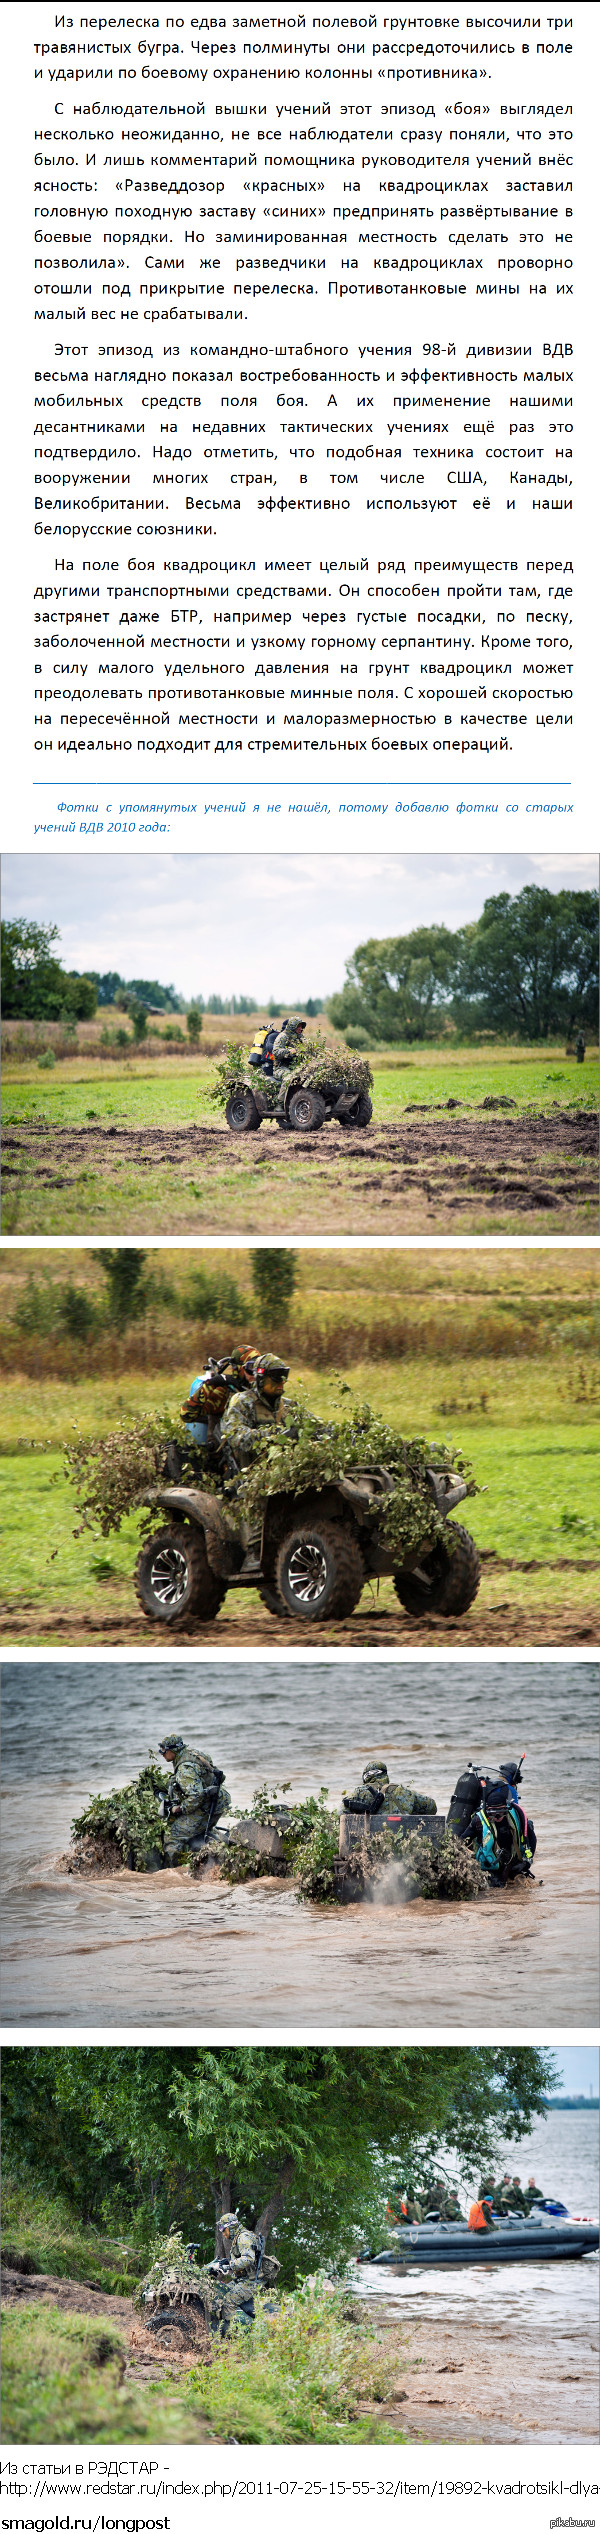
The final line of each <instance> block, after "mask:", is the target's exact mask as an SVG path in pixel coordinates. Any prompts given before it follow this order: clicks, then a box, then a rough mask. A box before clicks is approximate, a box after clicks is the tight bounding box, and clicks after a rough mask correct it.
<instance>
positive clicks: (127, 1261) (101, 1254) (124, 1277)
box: [92, 1249, 150, 1329]
mask: <svg viewBox="0 0 600 2534" xmlns="http://www.w3.org/2000/svg"><path fill="white" fill-rule="evenodd" d="M92 1256H93V1258H95V1259H96V1262H97V1265H98V1266H99V1267H101V1268H102V1273H103V1275H104V1276H106V1281H107V1285H108V1298H109V1310H110V1316H111V1319H113V1320H114V1321H115V1324H116V1327H117V1328H118V1329H124V1328H126V1327H127V1325H128V1323H129V1321H130V1320H141V1319H143V1317H144V1313H145V1312H146V1311H147V1309H148V1303H149V1301H150V1289H149V1286H148V1284H147V1282H146V1281H145V1278H144V1268H145V1264H146V1251H145V1249H95V1250H93V1251H92Z"/></svg>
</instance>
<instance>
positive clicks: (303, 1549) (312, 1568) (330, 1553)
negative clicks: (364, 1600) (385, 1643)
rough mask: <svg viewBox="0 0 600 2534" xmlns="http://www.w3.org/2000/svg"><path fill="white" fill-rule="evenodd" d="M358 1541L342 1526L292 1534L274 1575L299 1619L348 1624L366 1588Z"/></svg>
mask: <svg viewBox="0 0 600 2534" xmlns="http://www.w3.org/2000/svg"><path fill="white" fill-rule="evenodd" d="M364 1572H365V1570H364V1565H363V1559H362V1554H361V1550H360V1547H359V1543H358V1540H356V1539H354V1537H353V1534H352V1532H351V1531H346V1530H344V1529H343V1526H342V1524H341V1523H340V1522H320V1523H311V1524H310V1525H309V1526H308V1525H307V1528H306V1529H305V1530H300V1529H296V1530H293V1531H288V1534H287V1538H286V1539H285V1540H283V1541H282V1544H281V1548H280V1550H279V1553H278V1557H277V1565H276V1570H275V1575H276V1585H277V1591H278V1593H279V1594H280V1596H281V1601H282V1603H283V1604H284V1607H285V1609H286V1610H289V1611H291V1613H292V1617H293V1618H294V1619H319V1620H321V1619H349V1617H350V1613H351V1611H352V1610H355V1609H356V1604H357V1601H360V1596H361V1592H362V1588H363V1583H364Z"/></svg>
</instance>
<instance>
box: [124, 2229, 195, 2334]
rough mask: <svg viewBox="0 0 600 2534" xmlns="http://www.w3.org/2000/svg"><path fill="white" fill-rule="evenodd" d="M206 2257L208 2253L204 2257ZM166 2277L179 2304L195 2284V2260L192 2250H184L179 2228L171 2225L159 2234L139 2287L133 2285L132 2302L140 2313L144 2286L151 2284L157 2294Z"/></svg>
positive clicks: (170, 2289)
mask: <svg viewBox="0 0 600 2534" xmlns="http://www.w3.org/2000/svg"><path fill="white" fill-rule="evenodd" d="M210 2257H211V2256H210V2254H209V2255H208V2258H209V2259H210ZM167 2281H168V2286H169V2292H170V2295H171V2296H172V2297H173V2298H174V2299H175V2300H180V2302H181V2303H182V2304H185V2302H186V2299H187V2297H189V2296H190V2295H191V2294H193V2291H194V2289H196V2288H197V2286H198V2263H197V2262H196V2261H195V2260H194V2255H193V2253H192V2252H188V2250H187V2245H186V2244H185V2242H184V2238H183V2235H182V2232H181V2228H180V2227H178V2226H173V2227H171V2228H170V2231H169V2234H168V2235H162V2236H161V2237H159V2241H158V2243H157V2246H156V2251H155V2254H154V2259H153V2261H152V2263H151V2266H150V2269H149V2270H147V2271H146V2272H145V2275H144V2278H143V2279H140V2283H139V2287H138V2288H136V2292H135V2298H134V2303H135V2304H136V2305H137V2307H138V2311H139V2312H140V2314H143V2313H144V2310H145V2308H144V2298H145V2295H146V2294H147V2291H148V2289H149V2288H154V2291H155V2294H157V2293H158V2290H159V2288H161V2287H164V2286H165V2285H166V2283H167Z"/></svg>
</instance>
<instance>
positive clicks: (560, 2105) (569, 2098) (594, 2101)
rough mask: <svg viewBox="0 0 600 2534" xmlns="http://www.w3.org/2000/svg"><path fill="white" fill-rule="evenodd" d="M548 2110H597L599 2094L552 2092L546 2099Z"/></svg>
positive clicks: (599, 2108)
mask: <svg viewBox="0 0 600 2534" xmlns="http://www.w3.org/2000/svg"><path fill="white" fill-rule="evenodd" d="M544 2110H545V2111H546V2112H597V2111H600V2102H599V2100H598V2095H597V2094H552V2095H550V2096H548V2097H547V2098H545V2100H544Z"/></svg>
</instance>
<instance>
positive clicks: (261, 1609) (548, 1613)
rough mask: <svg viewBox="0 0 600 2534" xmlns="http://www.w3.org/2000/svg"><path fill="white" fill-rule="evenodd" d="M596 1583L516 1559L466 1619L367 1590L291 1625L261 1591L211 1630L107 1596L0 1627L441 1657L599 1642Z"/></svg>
mask: <svg viewBox="0 0 600 2534" xmlns="http://www.w3.org/2000/svg"><path fill="white" fill-rule="evenodd" d="M563 1573H564V1577H565V1583H564V1586H563V1585H562V1576H563ZM567 1574H569V1575H570V1578H571V1583H572V1585H574V1584H575V1583H576V1580H577V1579H578V1578H579V1576H582V1577H583V1576H585V1581H584V1584H583V1590H582V1591H580V1592H577V1593H576V1594H573V1593H572V1592H571V1593H569V1590H568V1587H567ZM538 1575H539V1582H538V1581H536V1578H537V1577H538ZM521 1576H522V1577H523V1583H521V1582H520V1577H521ZM530 1578H531V1579H532V1580H531V1581H530ZM599 1579H600V1563H599V1562H598V1561H597V1560H595V1559H592V1558H590V1559H585V1560H584V1559H578V1560H577V1561H575V1560H573V1561H571V1560H570V1559H568V1558H561V1559H557V1560H555V1561H554V1562H553V1564H552V1565H548V1566H545V1567H542V1566H541V1565H540V1566H539V1567H538V1563H537V1561H536V1560H535V1559H531V1560H529V1561H524V1562H523V1565H522V1566H521V1567H519V1566H518V1564H517V1562H516V1561H515V1563H514V1564H512V1563H511V1562H510V1561H508V1560H507V1561H506V1562H503V1561H502V1560H501V1559H499V1558H498V1559H496V1558H491V1557H488V1558H486V1560H485V1565H484V1575H483V1579H482V1584H481V1588H480V1591H479V1594H478V1596H477V1600H476V1602H474V1603H473V1606H472V1608H471V1610H468V1611H467V1613H466V1616H465V1617H464V1618H462V1619H438V1618H431V1619H425V1620H415V1619H410V1618H409V1616H408V1613H407V1612H406V1611H405V1610H403V1609H402V1608H401V1606H400V1603H399V1602H396V1600H395V1597H394V1598H392V1595H391V1593H390V1595H389V1596H388V1593H387V1591H386V1594H385V1599H384V1598H383V1596H382V1598H381V1599H378V1598H376V1597H375V1596H372V1595H371V1594H370V1593H365V1594H364V1595H363V1599H362V1601H361V1602H360V1603H359V1606H358V1609H357V1610H355V1611H354V1612H353V1614H352V1617H351V1618H349V1619H336V1620H332V1621H331V1622H330V1623H329V1625H327V1624H324V1625H322V1626H321V1627H316V1626H311V1625H310V1623H309V1622H307V1621H303V1623H302V1626H301V1627H299V1626H298V1625H296V1626H295V1625H294V1622H293V1620H291V1619H283V1618H282V1619H279V1618H277V1617H276V1616H272V1615H271V1612H270V1611H269V1610H266V1609H265V1606H264V1603H262V1602H261V1601H259V1598H258V1594H257V1593H253V1592H247V1593H244V1595H243V1596H242V1595H241V1594H239V1593H238V1594H236V1595H235V1596H229V1595H228V1596H227V1597H226V1599H225V1601H224V1602H223V1605H222V1608H221V1610H220V1611H219V1614H218V1617H217V1618H216V1619H212V1620H211V1621H210V1623H209V1624H207V1626H206V1628H202V1627H201V1626H200V1625H198V1626H197V1627H196V1628H195V1629H193V1628H191V1629H190V1630H189V1631H188V1630H185V1629H183V1628H177V1629H172V1628H166V1627H164V1626H159V1627H154V1626H153V1625H152V1622H151V1621H150V1620H146V1619H144V1618H143V1617H142V1613H141V1611H136V1609H135V1607H134V1608H133V1609H132V1610H131V1612H129V1611H124V1610H123V1606H122V1598H121V1597H119V1600H118V1601H117V1599H116V1597H113V1595H112V1594H111V1593H110V1590H107V1598H106V1607H105V1609H104V1610H103V1612H102V1614H101V1616H99V1615H98V1614H97V1613H96V1612H90V1610H89V1606H86V1604H85V1602H84V1603H83V1604H79V1603H78V1604H75V1602H74V1601H73V1602H70V1603H69V1607H68V1608H65V1606H64V1605H63V1606H62V1607H60V1606H59V1607H57V1606H56V1604H54V1605H52V1603H49V1604H46V1603H45V1602H44V1600H43V1598H42V1597H41V1596H38V1598H37V1599H36V1600H35V1601H31V1600H26V1599H24V1598H20V1599H19V1600H18V1601H17V1597H16V1595H15V1597H14V1599H13V1598H12V1596H11V1602H10V1604H9V1605H8V1606H7V1605H6V1603H5V1604H4V1606H3V1609H2V1612H1V1614H0V1627H1V1635H2V1642H3V1643H4V1644H5V1645H7V1644H14V1645H21V1644H25V1643H26V1644H28V1645H32V1646H35V1645H86V1646H88V1647H90V1648H93V1647H94V1646H102V1645H106V1646H123V1645H124V1646H135V1647H136V1648H137V1649H138V1650H139V1652H140V1653H143V1651H144V1648H145V1647H147V1646H151V1645H154V1646H160V1647H161V1648H162V1651H163V1653H164V1654H166V1653H167V1651H169V1652H173V1651H177V1650H178V1649H179V1648H181V1649H182V1650H185V1651H186V1652H188V1653H189V1652H191V1651H192V1650H193V1651H194V1652H195V1653H196V1654H201V1653H203V1652H205V1651H206V1650H207V1648H208V1647H209V1646H210V1648H211V1649H212V1648H214V1647H215V1646H216V1647H219V1648H220V1649H222V1650H223V1652H229V1650H230V1648H233V1647H235V1646H242V1645H244V1646H249V1647H253V1648H254V1649H255V1650H257V1649H258V1648H260V1647H263V1646H279V1647H281V1648H282V1649H283V1650H285V1649H286V1648H288V1649H289V1648H290V1647H291V1646H293V1645H298V1646H302V1647H303V1648H304V1647H306V1648H307V1649H308V1647H309V1646H318V1647H320V1648H321V1650H322V1652H323V1653H325V1652H327V1650H328V1648H329V1647H330V1646H343V1647H346V1648H349V1647H351V1646H361V1647H363V1648H365V1649H366V1648H371V1649H372V1650H374V1651H375V1652H378V1651H379V1650H380V1648H381V1647H383V1646H398V1647H401V1648H402V1649H403V1650H405V1649H406V1648H407V1647H411V1646H415V1645H426V1646H429V1649H430V1651H433V1652H437V1651H438V1649H440V1650H441V1649H442V1648H443V1647H444V1646H452V1647H454V1648H456V1647H459V1646H465V1647H467V1648H469V1647H471V1646H475V1645H565V1646H566V1645H589V1644H592V1645H595V1644H597V1641H598V1630H599V1624H600V1593H599V1590H598V1585H599ZM132 1600H133V1589H132Z"/></svg>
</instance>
